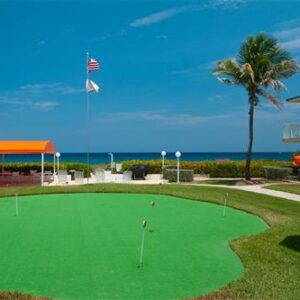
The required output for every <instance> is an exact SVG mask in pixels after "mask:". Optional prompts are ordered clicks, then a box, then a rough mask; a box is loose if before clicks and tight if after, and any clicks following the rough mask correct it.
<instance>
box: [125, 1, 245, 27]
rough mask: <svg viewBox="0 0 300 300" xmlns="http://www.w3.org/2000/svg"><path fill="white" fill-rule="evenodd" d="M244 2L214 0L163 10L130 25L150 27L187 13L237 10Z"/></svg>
mask: <svg viewBox="0 0 300 300" xmlns="http://www.w3.org/2000/svg"><path fill="white" fill-rule="evenodd" d="M242 2H243V1H241V0H240V1H239V0H213V1H208V2H206V3H202V4H190V5H183V6H179V7H175V8H170V9H166V10H162V11H159V12H156V13H153V14H150V15H147V16H145V17H141V18H137V19H135V20H133V21H132V22H131V23H130V26H131V27H142V26H149V25H152V24H155V23H159V22H162V21H164V20H167V19H170V18H172V17H175V16H177V15H179V14H182V13H184V12H187V11H196V10H204V9H209V8H222V9H229V8H232V9H236V8H238V5H239V4H240V3H242Z"/></svg>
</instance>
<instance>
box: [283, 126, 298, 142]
mask: <svg viewBox="0 0 300 300" xmlns="http://www.w3.org/2000/svg"><path fill="white" fill-rule="evenodd" d="M282 141H283V142H284V143H300V124H287V125H284V127H283V137H282Z"/></svg>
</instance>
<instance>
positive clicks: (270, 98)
mask: <svg viewBox="0 0 300 300" xmlns="http://www.w3.org/2000/svg"><path fill="white" fill-rule="evenodd" d="M257 94H259V95H261V96H263V97H264V98H266V99H267V100H268V101H269V102H270V103H271V104H272V105H273V106H274V107H275V108H276V109H277V110H279V111H281V110H282V105H281V103H280V100H279V99H278V98H277V97H275V96H273V95H271V94H269V93H267V92H266V91H264V90H263V89H258V90H257Z"/></svg>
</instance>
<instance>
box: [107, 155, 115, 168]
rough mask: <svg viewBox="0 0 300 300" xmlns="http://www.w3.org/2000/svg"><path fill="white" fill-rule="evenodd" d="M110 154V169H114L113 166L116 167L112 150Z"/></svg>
mask: <svg viewBox="0 0 300 300" xmlns="http://www.w3.org/2000/svg"><path fill="white" fill-rule="evenodd" d="M108 155H109V156H110V169H111V170H113V168H114V155H113V153H111V152H109V153H108Z"/></svg>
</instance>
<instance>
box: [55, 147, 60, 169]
mask: <svg viewBox="0 0 300 300" xmlns="http://www.w3.org/2000/svg"><path fill="white" fill-rule="evenodd" d="M55 156H56V158H57V172H58V171H59V158H60V156H61V154H60V153H59V152H56V153H55Z"/></svg>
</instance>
